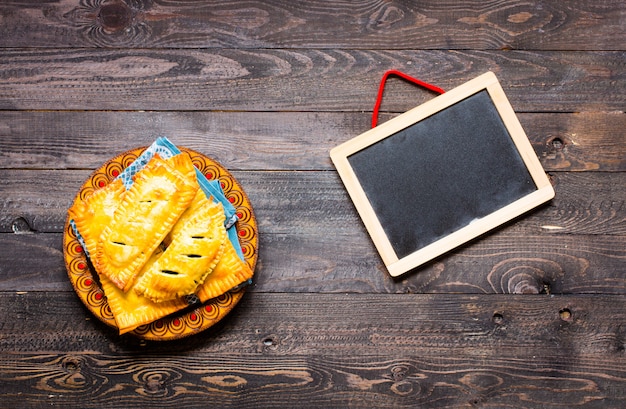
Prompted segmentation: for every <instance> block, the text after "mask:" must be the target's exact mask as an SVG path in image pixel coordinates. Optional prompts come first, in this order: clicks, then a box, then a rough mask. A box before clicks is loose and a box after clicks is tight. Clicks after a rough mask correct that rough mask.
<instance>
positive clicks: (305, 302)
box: [0, 292, 626, 408]
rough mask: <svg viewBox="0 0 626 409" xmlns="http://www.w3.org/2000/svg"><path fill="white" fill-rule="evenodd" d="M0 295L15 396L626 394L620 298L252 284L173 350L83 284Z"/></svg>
mask: <svg viewBox="0 0 626 409" xmlns="http://www.w3.org/2000/svg"><path fill="white" fill-rule="evenodd" d="M0 300H1V301H2V302H0V312H1V313H2V314H1V316H4V317H12V319H10V320H5V321H4V322H3V323H2V334H3V336H2V338H0V346H1V347H0V351H3V352H1V353H0V358H1V361H0V381H1V382H2V383H3V384H4V385H5V386H7V387H10V388H7V389H4V390H5V391H6V392H4V393H2V394H0V403H1V404H3V406H10V405H15V404H18V403H19V406H20V407H38V406H39V404H40V402H46V404H48V405H55V406H62V407H67V408H74V407H81V408H91V407H102V406H103V405H104V406H107V407H111V408H118V407H119V408H122V407H124V408H126V407H128V402H133V404H132V405H131V407H133V406H137V407H139V406H144V405H146V406H151V405H154V404H155V403H157V402H158V405H159V407H175V406H178V407H180V406H191V405H200V404H202V405H210V404H215V405H219V406H220V407H240V408H247V407H259V406H262V407H294V406H302V405H304V406H306V407H313V408H316V407H328V406H329V405H331V406H337V407H357V408H360V407H363V408H370V407H372V404H373V402H375V403H376V407H383V408H386V407H389V408H391V407H415V405H419V406H436V407H455V408H456V407H467V408H471V407H475V406H481V407H517V408H534V407H537V406H538V405H540V406H541V407H546V408H552V407H561V404H562V402H563V401H564V400H566V401H567V402H568V406H569V407H585V408H601V407H602V408H606V407H615V408H616V407H619V406H621V405H623V404H624V403H625V402H624V401H625V400H626V395H625V391H624V388H623V384H624V382H625V380H626V371H625V369H624V368H625V367H626V366H625V364H626V357H625V356H624V345H625V340H626V333H625V332H624V328H623V326H622V325H620V324H619V323H620V322H624V319H626V317H625V316H624V311H626V308H625V307H626V305H624V299H623V297H611V296H602V297H594V298H590V297H584V296H578V297H576V296H557V297H549V296H545V295H544V296H523V297H521V296H520V297H509V296H506V297H505V296H458V295H457V296H455V295H436V296H422V295H402V296H398V295H394V296H388V295H367V296H362V295H352V296H345V295H323V294H317V295H314V294H308V295H296V294H247V295H246V296H245V297H244V300H243V302H242V303H240V304H239V305H238V306H237V308H236V309H235V310H233V312H232V313H231V314H230V315H229V316H228V317H227V318H226V319H225V320H224V321H223V322H222V324H221V325H220V326H219V327H217V328H214V329H211V330H209V331H207V332H205V333H202V334H201V335H198V336H195V337H191V338H187V339H184V340H181V341H177V342H172V343H165V344H162V343H148V342H141V341H138V340H136V339H134V338H130V337H121V338H120V337H118V336H117V335H115V334H113V333H112V331H111V330H108V329H106V328H104V327H103V325H102V324H100V323H98V322H94V321H93V319H89V318H90V317H89V316H88V315H86V314H87V313H86V311H85V310H84V309H83V308H82V306H81V305H79V303H78V301H77V300H76V299H74V298H73V294H71V293H66V292H62V293H50V294H44V293H26V294H7V293H0ZM42 305H46V306H48V308H41V306H42ZM338 310H340V311H341V314H337V311H338ZM607 316H610V317H612V320H610V321H607V320H606V319H605V317H607ZM321 317H324V318H323V319H322V318H321ZM398 339H401V340H402V342H398ZM4 351H12V352H11V353H10V354H9V353H6V352H4ZM234 351H236V352H234Z"/></svg>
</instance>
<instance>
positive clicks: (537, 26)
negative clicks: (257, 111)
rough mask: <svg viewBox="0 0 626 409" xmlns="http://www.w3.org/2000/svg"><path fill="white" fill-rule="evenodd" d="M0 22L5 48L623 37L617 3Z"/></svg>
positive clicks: (133, 13)
mask: <svg viewBox="0 0 626 409" xmlns="http://www.w3.org/2000/svg"><path fill="white" fill-rule="evenodd" d="M128 3H130V5H128ZM0 14H2V15H4V16H7V17H5V19H4V20H3V25H2V26H0V46H2V47H136V48H170V47H171V48H183V47H188V48H206V47H212V48H218V47H237V48H311V47H315V48H336V47H343V48H368V49H402V48H422V49H424V48H428V49H437V48H439V49H544V50H580V49H584V50H617V49H621V50H623V49H624V48H623V47H624V41H623V40H624V38H625V36H626V31H625V29H624V24H623V21H624V17H625V16H626V11H625V8H624V4H623V2H621V1H618V0H602V1H594V2H586V1H575V2H567V3H563V2H561V1H558V0H553V1H543V2H541V3H536V2H530V3H528V2H523V1H519V0H518V1H499V2H490V3H485V2H480V1H471V2H464V3H463V4H462V5H461V4H459V3H458V2H455V1H451V0H447V1H436V0H429V1H420V2H419V3H405V2H399V1H394V2H382V3H380V2H372V1H368V0H360V1H351V2H348V3H341V2H333V3H328V4H324V6H323V7H319V5H317V4H316V3H311V2H306V1H284V0H273V1H264V2H262V3H259V2H255V3H249V2H245V1H241V0H235V1H223V2H209V1H205V2H189V1H187V2H180V1H179V2H166V3H164V2H150V3H144V2H141V3H137V2H135V3H133V2H110V3H109V2H86V3H80V4H77V3H76V2H74V1H69V0H63V1H54V2H52V1H48V2H45V3H44V4H41V5H35V4H33V3H32V2H22V1H11V2H8V3H3V4H2V7H0ZM11 16H19V18H10V17H11Z"/></svg>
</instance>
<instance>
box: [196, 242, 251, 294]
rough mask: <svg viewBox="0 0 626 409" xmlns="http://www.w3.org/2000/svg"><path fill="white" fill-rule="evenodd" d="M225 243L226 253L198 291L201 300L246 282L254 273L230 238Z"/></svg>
mask: <svg viewBox="0 0 626 409" xmlns="http://www.w3.org/2000/svg"><path fill="white" fill-rule="evenodd" d="M224 244H225V247H224V254H222V257H221V258H220V260H219V262H218V263H217V265H216V266H215V268H214V269H213V271H212V272H211V274H209V275H208V276H207V278H206V279H205V280H204V283H203V284H202V285H201V286H200V287H199V288H198V291H197V292H196V295H197V296H198V298H200V301H201V302H206V301H207V300H210V299H211V298H215V297H217V296H220V295H222V294H224V293H225V292H226V291H229V290H231V289H233V288H234V287H236V286H238V285H240V284H242V283H245V282H246V281H248V280H249V279H251V278H252V276H253V274H254V272H253V271H252V269H250V267H249V266H248V264H247V263H246V262H245V261H243V260H242V259H240V258H239V256H238V255H237V251H236V250H235V247H233V244H232V243H231V242H230V240H226V241H225V243H224Z"/></svg>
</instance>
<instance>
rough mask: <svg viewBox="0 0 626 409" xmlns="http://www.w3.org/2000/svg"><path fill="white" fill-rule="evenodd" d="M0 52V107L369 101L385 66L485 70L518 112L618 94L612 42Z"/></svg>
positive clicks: (400, 106) (453, 79)
mask: <svg viewBox="0 0 626 409" xmlns="http://www.w3.org/2000/svg"><path fill="white" fill-rule="evenodd" d="M0 55H1V57H2V58H0V95H2V98H0V109H1V110H16V109H19V110H236V111H277V110H280V111H344V112H345V111H353V112H354V111H363V110H367V111H370V110H371V109H372V106H373V96H374V95H375V92H376V89H377V86H378V82H379V81H380V78H381V76H382V74H383V72H384V71H386V70H387V69H389V68H402V69H403V70H405V71H406V72H407V73H408V74H409V75H413V76H415V77H417V78H421V79H423V80H425V81H427V82H432V83H435V84H436V85H438V86H440V87H442V88H443V89H451V88H453V87H456V86H458V85H461V84H463V83H464V82H466V81H468V80H470V79H472V78H475V77H477V76H478V75H480V74H483V73H484V72H486V71H489V70H491V71H494V72H496V74H498V75H499V77H500V78H499V79H500V81H501V82H502V85H503V88H504V90H505V92H506V94H507V95H508V98H509V99H510V100H511V101H513V102H512V105H513V108H514V109H515V110H516V111H518V112H521V111H523V112H577V111H614V110H619V111H623V109H624V106H625V105H626V97H625V95H626V92H625V90H626V80H625V75H626V74H624V73H625V72H626V52H622V51H606V52H556V51H554V52H553V51H546V52H538V51H506V52H505V51H472V50H469V51H454V52H451V51H424V50H405V51H393V50H389V51H387V50H385V51H370V50H345V49H323V50H322V49H313V50H309V49H305V50H284V49H283V50H265V49H264V50H235V49H208V50H206V49H202V50H184V49H182V50H145V49H140V50H102V49H71V50H63V49H50V50H41V49H3V50H2V51H1V54H0ZM405 68H406V69H405ZM403 85H404V86H389V88H388V91H386V94H385V96H386V99H385V101H383V106H382V109H383V110H390V111H394V112H404V111H406V110H408V109H410V108H413V107H415V106H416V105H418V104H419V103H420V102H423V101H425V100H428V99H430V98H432V96H431V95H429V94H428V93H427V92H424V91H416V89H415V86H411V85H409V84H403ZM364 95H371V96H372V97H369V98H364V97H363V96H364ZM420 97H421V98H423V99H422V100H420Z"/></svg>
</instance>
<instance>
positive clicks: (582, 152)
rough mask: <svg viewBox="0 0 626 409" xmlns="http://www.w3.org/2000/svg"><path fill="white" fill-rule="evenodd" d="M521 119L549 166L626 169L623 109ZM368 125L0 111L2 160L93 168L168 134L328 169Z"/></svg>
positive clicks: (233, 116)
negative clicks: (334, 154) (340, 148)
mask: <svg viewBox="0 0 626 409" xmlns="http://www.w3.org/2000/svg"><path fill="white" fill-rule="evenodd" d="M416 92H419V91H416ZM395 115H396V114H382V115H380V118H379V119H380V121H381V122H382V121H384V120H387V119H389V118H391V117H393V116H395ZM518 117H519V120H520V122H521V123H522V126H523V128H524V129H525V130H526V134H527V135H528V137H529V139H530V140H531V143H532V144H533V147H534V149H535V152H536V153H537V155H538V156H539V158H540V160H541V162H542V165H543V167H544V169H546V170H547V171H552V170H563V171H582V170H600V171H626V140H625V139H624V138H623V134H622V133H623V130H624V129H626V114H625V113H624V112H617V111H615V112H581V113H561V114H558V113H555V114H546V113H523V112H522V113H519V114H518ZM370 123H371V114H370V113H356V112H354V113H342V112H279V113H269V112H106V111H105V112H102V111H97V112H91V111H88V112H81V111H52V112H48V111H44V112H41V111H35V112H33V111H0V124H2V125H1V126H0V140H1V141H2V144H1V146H2V147H1V149H0V168H5V169H11V168H28V169H76V168H83V169H95V168H97V167H99V166H100V165H102V164H103V163H104V162H105V161H107V160H108V159H110V158H111V157H112V156H114V155H116V154H118V153H121V152H124V151H126V150H128V149H132V148H135V147H138V146H147V145H149V144H151V143H152V142H153V141H154V139H155V138H156V136H159V135H163V136H168V137H169V138H170V139H172V141H174V142H175V143H176V144H179V145H181V146H186V147H189V148H191V149H194V150H197V151H199V152H203V153H205V154H207V155H210V156H211V157H212V158H214V159H216V160H218V161H220V162H223V163H224V164H227V165H228V168H230V169H237V170H255V169H271V170H328V169H334V168H333V167H332V165H331V163H330V158H329V156H328V152H329V151H330V149H332V148H333V147H335V146H337V145H339V144H340V143H343V142H345V141H347V140H349V139H351V138H353V137H355V136H356V135H359V134H361V133H363V132H365V131H366V130H368V129H369V128H370ZM113 135H115V136H117V137H115V138H114V137H112V136H113ZM25 147H28V150H27V151H26V150H25ZM294 152H298V153H299V154H297V155H296V154H294Z"/></svg>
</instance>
